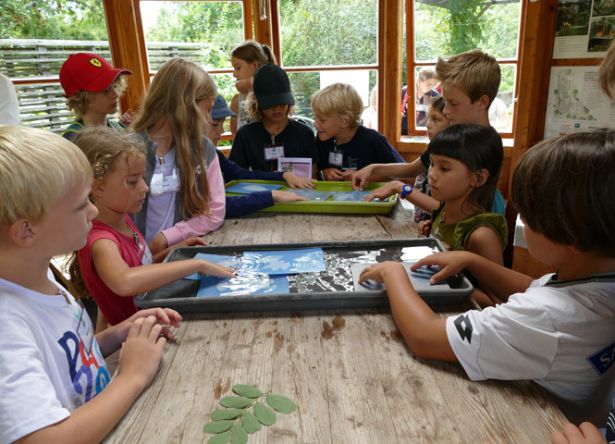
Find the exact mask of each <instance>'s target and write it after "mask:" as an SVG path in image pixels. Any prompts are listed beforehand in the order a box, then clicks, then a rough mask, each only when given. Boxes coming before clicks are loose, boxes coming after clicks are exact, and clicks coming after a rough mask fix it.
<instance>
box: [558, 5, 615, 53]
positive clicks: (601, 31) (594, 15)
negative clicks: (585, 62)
mask: <svg viewBox="0 0 615 444" xmlns="http://www.w3.org/2000/svg"><path fill="white" fill-rule="evenodd" d="M614 38H615V0H559V2H558V10H557V25H556V30H555V44H554V47H553V58H554V59H579V58H597V57H603V56H604V55H605V53H606V51H607V50H608V48H609V45H610V44H611V42H612V41H613V39H614Z"/></svg>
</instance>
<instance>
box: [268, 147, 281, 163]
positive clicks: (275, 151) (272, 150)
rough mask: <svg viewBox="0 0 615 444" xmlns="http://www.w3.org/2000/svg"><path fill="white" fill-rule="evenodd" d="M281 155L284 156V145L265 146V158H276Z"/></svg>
mask: <svg viewBox="0 0 615 444" xmlns="http://www.w3.org/2000/svg"><path fill="white" fill-rule="evenodd" d="M279 157H284V146H266V147H265V160H276V159H278V158H279Z"/></svg>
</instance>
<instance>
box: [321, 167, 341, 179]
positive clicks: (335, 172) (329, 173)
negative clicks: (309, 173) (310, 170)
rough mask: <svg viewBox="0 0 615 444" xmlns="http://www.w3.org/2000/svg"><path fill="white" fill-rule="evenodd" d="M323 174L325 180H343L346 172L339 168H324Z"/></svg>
mask: <svg viewBox="0 0 615 444" xmlns="http://www.w3.org/2000/svg"><path fill="white" fill-rule="evenodd" d="M322 175H323V177H324V178H325V180H343V179H344V173H343V171H342V170H339V169H337V168H325V169H324V170H322Z"/></svg>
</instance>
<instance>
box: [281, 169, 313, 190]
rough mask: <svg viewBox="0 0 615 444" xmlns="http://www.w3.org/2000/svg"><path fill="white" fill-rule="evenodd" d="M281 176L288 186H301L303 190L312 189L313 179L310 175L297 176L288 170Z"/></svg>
mask: <svg viewBox="0 0 615 444" xmlns="http://www.w3.org/2000/svg"><path fill="white" fill-rule="evenodd" d="M282 177H283V178H284V180H285V181H286V183H287V184H288V186H289V187H291V188H301V189H304V190H311V189H314V187H315V185H314V180H313V179H312V178H310V177H299V176H297V175H296V174H293V173H291V172H290V171H287V172H285V173H284V174H282Z"/></svg>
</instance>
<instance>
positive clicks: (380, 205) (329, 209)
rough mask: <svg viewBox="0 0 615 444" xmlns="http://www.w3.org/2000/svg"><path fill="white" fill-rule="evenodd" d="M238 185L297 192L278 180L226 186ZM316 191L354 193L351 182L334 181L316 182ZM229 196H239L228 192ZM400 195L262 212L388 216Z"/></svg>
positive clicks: (312, 203) (302, 204) (375, 184)
mask: <svg viewBox="0 0 615 444" xmlns="http://www.w3.org/2000/svg"><path fill="white" fill-rule="evenodd" d="M238 183H255V184H259V183H260V184H277V185H282V188H280V190H285V191H295V190H293V189H292V188H289V187H288V186H287V185H286V182H284V181H276V180H232V181H230V182H228V183H227V184H226V185H225V186H226V188H229V187H231V186H233V185H236V184H238ZM382 185H384V183H380V182H373V183H369V184H367V185H366V187H365V191H371V190H375V189H376V188H378V187H380V186H382ZM315 186H316V188H315V189H316V191H324V192H339V191H353V189H352V184H351V183H350V182H333V181H316V182H315ZM226 194H227V195H229V196H235V195H237V194H235V193H231V192H227V193H226ZM397 197H398V195H397V194H395V195H393V196H390V197H388V198H387V199H386V200H384V201H382V202H343V201H334V200H332V199H331V198H329V199H328V200H324V201H315V200H313V201H302V202H287V203H275V204H274V205H273V206H271V207H268V208H265V209H262V210H260V211H263V212H268V213H316V214H388V213H389V212H390V211H391V210H392V209H393V207H394V206H395V204H396V203H397Z"/></svg>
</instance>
